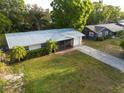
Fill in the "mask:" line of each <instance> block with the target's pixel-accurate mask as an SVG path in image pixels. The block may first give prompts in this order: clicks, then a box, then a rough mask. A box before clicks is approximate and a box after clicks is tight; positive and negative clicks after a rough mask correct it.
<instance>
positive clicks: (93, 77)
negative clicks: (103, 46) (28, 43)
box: [12, 51, 124, 93]
mask: <svg viewBox="0 0 124 93" xmlns="http://www.w3.org/2000/svg"><path fill="white" fill-rule="evenodd" d="M12 69H13V71H15V72H20V71H23V72H24V73H25V77H24V81H25V93H124V85H123V84H124V74H123V73H120V72H119V71H118V70H116V69H114V68H111V67H109V66H108V65H105V64H102V63H101V62H99V61H98V60H96V59H94V58H92V57H89V56H87V55H85V54H82V53H80V52H78V51H74V52H71V53H68V54H66V55H63V56H62V55H50V56H45V57H39V58H35V59H31V60H27V61H25V62H23V63H19V64H15V65H13V66H12Z"/></svg>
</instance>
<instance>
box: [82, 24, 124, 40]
mask: <svg viewBox="0 0 124 93" xmlns="http://www.w3.org/2000/svg"><path fill="white" fill-rule="evenodd" d="M122 30H124V28H123V27H121V26H119V25H117V24H115V23H111V24H99V25H87V26H85V28H84V31H83V33H84V34H85V35H86V38H91V39H97V38H100V37H108V36H114V35H116V34H117V33H118V32H120V31H122Z"/></svg>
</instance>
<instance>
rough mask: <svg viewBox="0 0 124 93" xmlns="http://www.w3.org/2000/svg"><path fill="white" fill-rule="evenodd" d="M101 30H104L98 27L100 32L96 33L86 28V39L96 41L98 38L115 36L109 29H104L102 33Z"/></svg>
mask: <svg viewBox="0 0 124 93" xmlns="http://www.w3.org/2000/svg"><path fill="white" fill-rule="evenodd" d="M100 29H102V27H97V30H98V31H99V32H97V33H95V32H93V31H91V30H90V29H88V28H85V29H84V32H83V33H84V34H85V35H86V38H89V39H94V40H96V39H97V38H98V37H106V36H112V35H113V32H111V31H110V30H108V29H104V30H102V31H100Z"/></svg>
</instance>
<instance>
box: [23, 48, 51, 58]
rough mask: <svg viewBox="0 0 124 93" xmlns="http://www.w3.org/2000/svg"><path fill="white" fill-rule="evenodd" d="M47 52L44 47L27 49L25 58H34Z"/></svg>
mask: <svg viewBox="0 0 124 93" xmlns="http://www.w3.org/2000/svg"><path fill="white" fill-rule="evenodd" d="M48 54H49V53H48V51H46V49H45V48H41V49H36V50H31V51H27V55H26V57H25V59H31V58H35V57H40V56H45V55H48Z"/></svg>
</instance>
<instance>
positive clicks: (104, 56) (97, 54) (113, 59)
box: [76, 45, 124, 72]
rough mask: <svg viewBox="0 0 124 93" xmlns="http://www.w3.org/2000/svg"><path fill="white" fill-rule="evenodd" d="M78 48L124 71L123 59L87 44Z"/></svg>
mask: <svg viewBox="0 0 124 93" xmlns="http://www.w3.org/2000/svg"><path fill="white" fill-rule="evenodd" d="M76 49H77V50H79V51H80V52H82V53H85V54H87V55H89V56H92V57H94V58H96V59H97V60H99V61H101V62H103V63H105V64H108V65H110V66H112V67H114V68H116V69H118V70H120V71H122V72H124V60H122V59H119V58H116V57H114V56H111V55H109V54H106V53H104V52H101V51H99V50H96V49H94V48H91V47H88V46H85V45H82V46H77V47H76Z"/></svg>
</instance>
